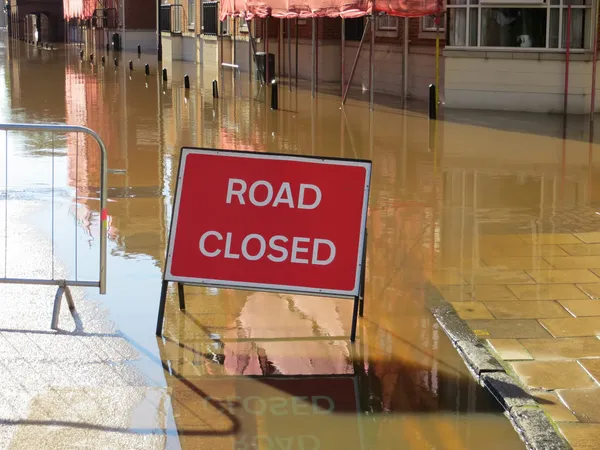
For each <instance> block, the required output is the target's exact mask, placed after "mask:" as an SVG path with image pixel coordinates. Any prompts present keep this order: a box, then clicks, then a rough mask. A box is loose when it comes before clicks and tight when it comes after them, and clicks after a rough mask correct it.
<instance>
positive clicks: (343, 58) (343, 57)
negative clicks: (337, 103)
mask: <svg viewBox="0 0 600 450" xmlns="http://www.w3.org/2000/svg"><path fill="white" fill-rule="evenodd" d="M345 72H346V19H344V18H343V17H342V92H341V94H342V95H344V88H345V87H346V86H345V84H344V81H345Z"/></svg>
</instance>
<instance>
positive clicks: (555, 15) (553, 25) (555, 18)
mask: <svg viewBox="0 0 600 450" xmlns="http://www.w3.org/2000/svg"><path fill="white" fill-rule="evenodd" d="M558 25H559V10H558V8H552V9H551V10H550V48H558V30H559V26H558Z"/></svg>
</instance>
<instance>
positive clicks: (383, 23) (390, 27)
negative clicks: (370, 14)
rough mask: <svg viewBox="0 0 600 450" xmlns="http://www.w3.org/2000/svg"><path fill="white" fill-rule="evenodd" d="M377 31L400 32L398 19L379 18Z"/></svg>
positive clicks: (392, 17)
mask: <svg viewBox="0 0 600 450" xmlns="http://www.w3.org/2000/svg"><path fill="white" fill-rule="evenodd" d="M377 31H398V18H397V17H394V16H387V15H385V16H379V17H377Z"/></svg>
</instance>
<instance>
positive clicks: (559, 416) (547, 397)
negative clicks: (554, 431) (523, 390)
mask: <svg viewBox="0 0 600 450" xmlns="http://www.w3.org/2000/svg"><path fill="white" fill-rule="evenodd" d="M565 392H566V391H565ZM533 397H534V399H535V400H536V401H537V402H538V404H539V405H540V407H541V408H542V409H543V410H544V411H545V412H546V414H548V415H549V416H550V418H551V419H552V420H553V421H555V422H577V418H576V417H575V416H574V415H573V413H572V412H571V411H570V410H569V408H567V407H566V406H565V404H564V403H563V402H562V401H561V399H560V398H559V397H558V395H556V394H555V393H554V392H533Z"/></svg>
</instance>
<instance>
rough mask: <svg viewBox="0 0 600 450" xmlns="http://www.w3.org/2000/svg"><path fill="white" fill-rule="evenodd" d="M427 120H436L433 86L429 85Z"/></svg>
mask: <svg viewBox="0 0 600 450" xmlns="http://www.w3.org/2000/svg"><path fill="white" fill-rule="evenodd" d="M429 118H430V119H431V120H435V119H437V108H436V104H435V84H430V85H429Z"/></svg>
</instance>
